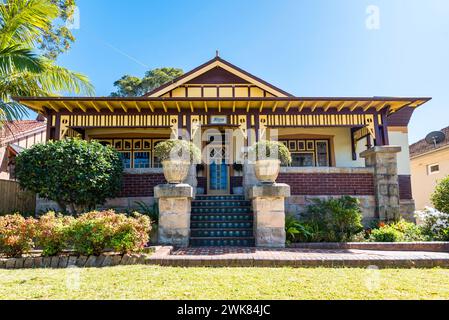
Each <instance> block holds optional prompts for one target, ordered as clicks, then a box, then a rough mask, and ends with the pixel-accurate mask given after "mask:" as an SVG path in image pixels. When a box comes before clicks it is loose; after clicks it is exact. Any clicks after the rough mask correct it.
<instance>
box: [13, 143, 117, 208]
mask: <svg viewBox="0 0 449 320" xmlns="http://www.w3.org/2000/svg"><path fill="white" fill-rule="evenodd" d="M122 171H123V166H122V162H121V160H120V157H119V154H118V153H117V152H116V151H115V150H113V149H112V148H110V147H105V146H102V145H101V144H100V143H98V142H96V141H92V142H88V141H84V140H80V139H64V140H60V141H50V142H49V143H47V144H38V145H35V146H33V147H32V148H31V149H28V150H25V151H24V152H23V153H21V154H20V155H19V156H18V157H17V159H16V176H17V179H18V181H19V184H20V186H21V187H22V188H24V189H26V190H30V191H33V192H35V193H36V194H38V195H39V196H40V197H42V198H46V199H49V200H53V201H56V202H57V203H58V204H59V205H60V206H61V207H62V208H63V209H66V208H67V207H69V209H70V211H72V212H77V211H79V210H78V209H81V210H82V209H88V208H94V207H95V206H96V205H98V204H103V203H105V202H106V199H108V198H114V196H116V195H117V193H118V192H119V190H120V186H121V177H122Z"/></svg>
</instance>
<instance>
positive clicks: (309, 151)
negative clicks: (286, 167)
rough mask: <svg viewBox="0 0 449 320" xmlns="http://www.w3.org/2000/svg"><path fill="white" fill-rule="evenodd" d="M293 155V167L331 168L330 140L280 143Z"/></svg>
mask: <svg viewBox="0 0 449 320" xmlns="http://www.w3.org/2000/svg"><path fill="white" fill-rule="evenodd" d="M280 142H281V143H283V144H284V145H286V146H287V148H288V149H289V150H290V152H291V154H292V160H293V161H292V164H291V166H292V167H329V166H330V148H329V145H330V142H329V140H312V139H308V140H288V141H280Z"/></svg>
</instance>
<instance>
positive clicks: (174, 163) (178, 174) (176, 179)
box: [162, 160, 190, 184]
mask: <svg viewBox="0 0 449 320" xmlns="http://www.w3.org/2000/svg"><path fill="white" fill-rule="evenodd" d="M162 167H163V170H164V176H165V180H167V182H168V183H169V184H179V183H183V182H184V181H185V180H186V179H187V176H188V174H189V169H190V162H188V161H182V160H165V161H163V162H162Z"/></svg>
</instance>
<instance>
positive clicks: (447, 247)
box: [289, 242, 449, 252]
mask: <svg viewBox="0 0 449 320" xmlns="http://www.w3.org/2000/svg"><path fill="white" fill-rule="evenodd" d="M289 247H290V248H297V249H323V250H333V249H340V250H341V249H354V250H380V251H425V252H449V242H343V243H337V242H327V243H326V242H320V243H293V244H290V245H289Z"/></svg>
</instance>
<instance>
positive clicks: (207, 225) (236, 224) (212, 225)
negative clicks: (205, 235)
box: [191, 220, 253, 230]
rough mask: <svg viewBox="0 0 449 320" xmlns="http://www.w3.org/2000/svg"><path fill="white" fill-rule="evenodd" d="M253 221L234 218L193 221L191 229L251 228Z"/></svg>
mask: <svg viewBox="0 0 449 320" xmlns="http://www.w3.org/2000/svg"><path fill="white" fill-rule="evenodd" d="M252 227H253V221H252V220H251V221H244V220H235V221H232V222H222V221H220V222H193V221H192V226H191V229H192V230H194V229H221V230H227V229H251V228H252Z"/></svg>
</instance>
